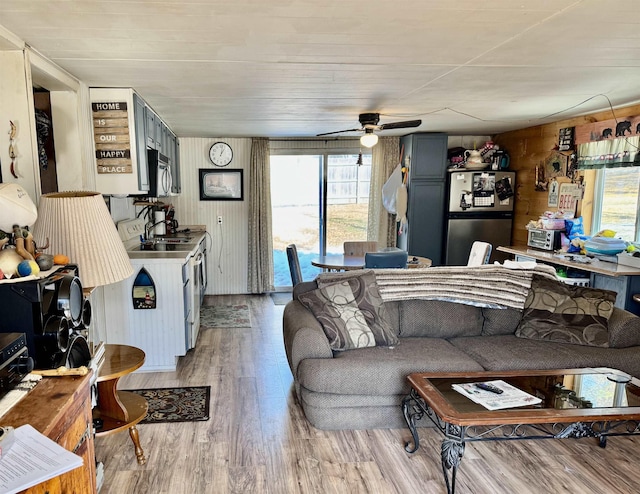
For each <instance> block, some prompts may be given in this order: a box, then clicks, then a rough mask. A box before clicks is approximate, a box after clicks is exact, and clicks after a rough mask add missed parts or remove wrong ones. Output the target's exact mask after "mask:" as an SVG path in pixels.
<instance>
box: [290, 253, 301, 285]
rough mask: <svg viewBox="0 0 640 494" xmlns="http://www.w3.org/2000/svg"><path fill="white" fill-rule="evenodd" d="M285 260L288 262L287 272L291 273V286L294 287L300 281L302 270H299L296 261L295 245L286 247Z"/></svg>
mask: <svg viewBox="0 0 640 494" xmlns="http://www.w3.org/2000/svg"><path fill="white" fill-rule="evenodd" d="M287 260H288V261H289V271H290V272H291V284H292V286H296V285H297V284H298V283H300V282H301V281H302V270H301V269H300V259H298V249H297V248H296V244H289V245H287Z"/></svg>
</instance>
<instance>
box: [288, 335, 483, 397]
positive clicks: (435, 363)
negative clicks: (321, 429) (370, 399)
mask: <svg viewBox="0 0 640 494" xmlns="http://www.w3.org/2000/svg"><path fill="white" fill-rule="evenodd" d="M479 370H482V367H481V366H480V365H478V364H477V363H476V362H474V361H473V359H472V358H471V357H469V356H468V355H466V354H465V353H464V352H463V351H462V350H460V349H458V348H455V347H454V346H453V345H451V343H449V342H448V341H446V340H443V339H441V338H402V339H401V340H400V343H398V345H397V346H395V347H394V348H389V347H379V346H378V347H370V348H360V349H357V350H349V351H346V352H339V353H336V356H335V357H334V358H333V359H305V360H303V361H302V362H301V363H300V365H299V367H298V375H297V378H298V381H299V382H300V386H302V387H304V388H306V389H308V390H310V391H315V392H320V393H332V394H340V395H367V396H369V395H370V396H376V395H401V394H407V393H408V392H409V385H408V383H407V376H408V375H409V374H411V373H412V372H436V371H442V372H454V371H479Z"/></svg>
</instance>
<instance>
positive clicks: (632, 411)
mask: <svg viewBox="0 0 640 494" xmlns="http://www.w3.org/2000/svg"><path fill="white" fill-rule="evenodd" d="M407 379H408V381H409V383H410V384H411V391H410V393H409V394H408V395H407V396H406V397H405V398H404V399H403V400H402V410H403V413H404V417H405V419H406V421H407V425H408V426H409V430H410V431H411V435H412V438H413V439H412V441H408V442H407V443H406V444H405V450H406V451H407V452H408V453H414V452H415V451H417V450H418V447H419V445H420V443H419V437H418V431H417V428H416V421H418V420H420V419H421V418H423V417H425V416H426V417H427V418H429V419H430V420H431V422H433V424H434V425H435V426H436V427H437V428H438V429H439V430H440V432H442V433H443V434H444V439H443V441H442V445H441V461H442V473H443V475H444V479H445V483H446V486H447V492H448V493H449V494H453V493H454V492H455V485H456V484H455V482H456V472H457V469H458V467H459V465H460V462H461V461H462V457H463V455H464V448H465V444H466V443H469V442H475V441H500V440H502V441H504V440H522V439H564V438H583V437H595V438H598V439H599V444H600V446H601V447H603V448H604V447H605V446H606V442H607V437H609V436H621V435H632V434H640V380H638V379H636V378H633V377H631V376H629V375H628V374H625V373H624V372H622V371H618V370H615V369H609V368H604V367H598V368H585V369H553V370H534V371H532V370H528V371H527V370H524V371H500V372H456V373H415V374H410V375H409V376H408V377H407ZM496 379H498V380H502V381H505V382H506V383H509V384H511V385H512V386H515V387H517V388H519V389H521V390H523V391H525V392H527V393H529V394H531V395H534V396H536V397H538V398H540V399H541V400H542V401H541V403H539V404H536V405H528V406H524V407H517V408H508V409H504V410H495V411H490V410H488V409H486V408H485V407H484V406H482V405H479V404H477V403H475V402H473V401H471V399H469V398H468V397H466V396H464V395H462V394H460V393H459V392H457V391H455V390H454V389H452V387H451V385H452V384H461V383H473V382H482V381H491V380H496Z"/></svg>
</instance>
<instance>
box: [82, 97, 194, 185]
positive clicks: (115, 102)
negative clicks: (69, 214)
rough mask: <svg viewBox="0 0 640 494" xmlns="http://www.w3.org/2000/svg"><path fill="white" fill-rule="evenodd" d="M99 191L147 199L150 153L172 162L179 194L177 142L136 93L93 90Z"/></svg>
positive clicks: (92, 106)
mask: <svg viewBox="0 0 640 494" xmlns="http://www.w3.org/2000/svg"><path fill="white" fill-rule="evenodd" d="M89 94H90V100H91V108H92V113H93V131H94V148H95V156H96V168H95V169H96V190H97V191H98V192H100V193H102V194H106V195H145V193H148V191H149V164H148V162H147V149H155V150H157V151H159V152H160V153H162V154H163V155H165V156H167V157H171V156H174V158H173V159H171V160H170V163H171V171H172V174H173V176H174V177H178V180H177V184H176V183H175V180H174V184H175V185H174V187H172V193H179V192H180V190H181V187H180V179H179V176H180V173H179V166H180V165H179V157H178V153H177V151H176V143H177V138H176V137H175V135H174V134H173V132H172V131H171V129H170V128H169V127H168V126H167V125H166V124H165V123H164V122H163V120H162V119H161V118H160V117H159V116H158V114H157V113H155V112H154V111H153V109H152V108H151V107H150V106H149V105H148V104H147V103H146V102H145V101H144V100H143V99H142V98H141V97H140V96H139V95H138V94H137V93H136V92H135V91H134V90H133V89H123V88H91V89H90V93H89Z"/></svg>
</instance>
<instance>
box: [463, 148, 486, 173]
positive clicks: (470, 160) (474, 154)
mask: <svg viewBox="0 0 640 494" xmlns="http://www.w3.org/2000/svg"><path fill="white" fill-rule="evenodd" d="M464 159H465V167H466V168H484V167H485V166H487V164H486V163H485V162H484V161H483V160H482V155H481V154H480V151H477V150H475V149H473V150H471V149H467V150H466V151H465V152H464Z"/></svg>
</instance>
